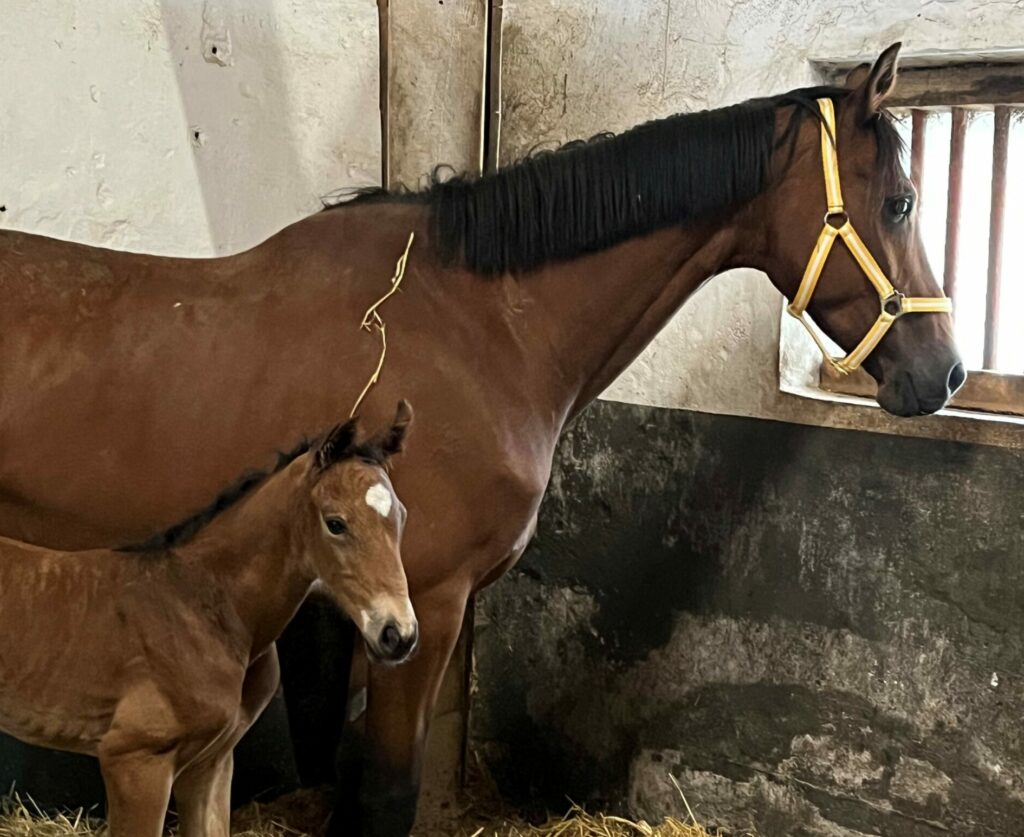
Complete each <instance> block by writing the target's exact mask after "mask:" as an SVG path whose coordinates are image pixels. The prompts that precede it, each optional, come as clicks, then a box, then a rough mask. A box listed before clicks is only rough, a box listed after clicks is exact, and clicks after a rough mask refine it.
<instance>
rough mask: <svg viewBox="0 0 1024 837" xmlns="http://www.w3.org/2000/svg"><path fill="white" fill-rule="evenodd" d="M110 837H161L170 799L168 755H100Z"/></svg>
mask: <svg viewBox="0 0 1024 837" xmlns="http://www.w3.org/2000/svg"><path fill="white" fill-rule="evenodd" d="M100 771H101V772H102V773H103V783H104V784H105V785H106V788H107V821H108V823H109V825H110V835H111V837H161V835H162V834H163V831H164V820H165V819H166V817H167V803H168V802H170V798H171V782H172V781H173V779H174V763H173V758H172V756H170V755H160V756H157V755H153V754H152V753H138V752H135V753H126V754H119V755H117V756H105V755H104V754H103V753H102V752H101V753H100Z"/></svg>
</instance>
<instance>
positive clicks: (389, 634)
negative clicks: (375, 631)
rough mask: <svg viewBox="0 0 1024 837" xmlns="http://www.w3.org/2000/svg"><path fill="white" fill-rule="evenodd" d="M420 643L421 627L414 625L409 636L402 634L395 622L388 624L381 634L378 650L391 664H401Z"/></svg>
mask: <svg viewBox="0 0 1024 837" xmlns="http://www.w3.org/2000/svg"><path fill="white" fill-rule="evenodd" d="M418 641H419V626H418V625H416V624H413V626H412V631H410V632H409V635H408V636H402V632H401V630H400V629H399V627H398V623H397V622H395V621H391V622H388V623H387V624H386V625H385V626H384V629H383V630H382V631H381V632H380V638H379V639H378V640H377V648H378V649H379V650H380V655H381V657H382V658H383V659H385V660H387V661H388V662H391V663H400V662H402V661H403V660H405V659H406V658H408V657H409V655H410V654H412V652H413V650H414V649H415V648H416V643H417V642H418Z"/></svg>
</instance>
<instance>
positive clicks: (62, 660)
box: [0, 402, 418, 837]
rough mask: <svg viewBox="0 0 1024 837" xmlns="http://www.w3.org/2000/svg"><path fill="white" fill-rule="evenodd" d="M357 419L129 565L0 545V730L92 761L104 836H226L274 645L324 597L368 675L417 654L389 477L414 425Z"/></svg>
mask: <svg viewBox="0 0 1024 837" xmlns="http://www.w3.org/2000/svg"><path fill="white" fill-rule="evenodd" d="M411 417H412V413H411V410H410V409H409V407H408V405H407V404H406V403H405V402H402V403H401V404H399V409H398V414H397V416H396V418H395V421H394V423H393V424H392V425H391V427H390V428H389V429H388V430H387V431H385V432H384V433H382V434H380V435H378V436H375V437H373V438H370V439H366V440H363V441H359V440H357V438H356V426H355V420H350V421H348V422H346V423H345V424H342V425H338V426H337V427H335V428H334V429H333V430H332V431H331V432H330V433H328V434H327V435H326V436H325V437H324V438H323V440H322V441H320V442H318V443H316V444H314V445H312V446H310V445H308V444H306V445H303V446H301V447H299V448H298V449H296V450H295V451H293V452H292V453H291V454H288V455H282V457H281V459H280V462H279V464H278V467H277V469H276V470H274V471H273V472H271V473H269V474H260V475H253V476H250V477H246V478H245V479H244V480H243V481H242V482H240V483H239V484H238V485H237V486H235V487H234V488H232V489H230V490H229V491H227V492H225V493H224V494H222V495H221V496H220V497H219V498H218V500H217V502H215V503H214V504H213V506H211V507H210V509H209V510H208V511H206V512H202V513H200V514H199V515H196V516H195V517H193V518H190V519H189V520H188V521H185V522H184V523H182V524H179V525H178V526H176V527H173V528H172V529H170V530H168V531H167V532H166V533H164V534H163V535H161V536H158V537H157V538H154V539H153V540H151V541H149V542H147V543H145V544H142V545H140V546H136V547H129V548H127V549H124V550H119V551H115V550H109V549H104V550H93V551H89V552H74V553H69V552H59V551H56V550H52V549H44V548H40V547H34V546H29V545H26V544H23V543H20V542H17V541H12V540H8V539H0V595H2V598H0V602H2V607H0V728H2V729H3V730H4V731H6V732H9V733H11V734H12V735H14V736H16V737H18V738H20V739H22V740H24V741H27V742H30V743H33V744H41V745H44V746H49V747H56V748H60V749H64V750H71V751H75V752H80V753H90V754H93V755H97V756H98V757H99V760H100V767H101V770H102V772H103V779H104V782H105V784H106V788H107V806H108V816H109V820H110V830H111V834H112V835H114V837H158V835H160V834H161V832H162V830H163V825H164V818H165V816H166V812H167V805H168V801H169V797H170V794H171V792H172V789H173V792H174V796H175V800H176V803H177V809H178V816H179V819H180V824H181V833H182V834H183V835H185V837H199V836H200V835H204V837H205V836H209V837H220V835H227V834H228V833H229V817H230V804H229V802H230V785H231V773H232V764H233V762H232V751H233V749H234V746H235V744H236V743H237V742H238V740H239V739H240V738H241V737H242V735H243V733H244V732H245V731H246V730H247V729H248V728H249V726H250V725H251V724H252V723H253V721H254V720H255V719H256V718H257V717H258V716H259V714H260V713H261V712H262V711H263V709H264V708H265V707H266V705H267V703H268V701H269V700H270V698H271V696H272V695H273V693H274V691H275V690H276V689H277V686H278V682H279V671H278V660H277V653H276V651H275V646H274V641H275V640H276V639H277V637H278V636H279V635H280V633H281V631H283V630H284V628H285V626H286V625H287V624H288V622H289V620H290V619H291V618H292V616H293V615H294V614H295V611H296V610H297V609H298V607H299V605H300V604H301V603H302V601H303V599H305V597H306V595H307V593H309V591H310V590H311V589H313V588H315V587H322V588H323V589H324V590H325V591H326V592H327V593H329V594H330V595H332V596H333V597H334V598H335V599H336V600H337V602H338V603H339V604H340V605H341V606H342V607H343V608H344V610H345V611H346V612H347V613H348V615H349V616H350V617H351V618H352V619H353V621H354V622H355V623H356V625H357V626H358V627H359V629H360V631H361V632H362V635H363V637H364V640H365V642H366V645H367V648H368V651H369V653H370V655H371V656H373V657H375V658H377V659H378V660H381V661H385V662H390V663H397V662H401V661H403V660H404V659H406V658H407V657H408V656H409V655H410V654H411V653H412V651H413V649H414V647H415V645H416V642H417V630H418V629H417V623H416V618H415V616H414V614H413V608H412V604H411V602H410V601H409V595H408V589H407V586H406V578H405V573H404V571H403V569H402V563H401V556H400V553H399V544H400V541H401V536H402V530H403V528H404V525H405V516H406V512H405V508H404V506H403V505H402V503H401V501H400V500H399V499H398V498H397V496H396V495H395V492H394V490H393V488H392V486H391V481H390V480H389V478H388V474H387V464H388V460H389V459H390V457H391V456H392V455H394V454H395V453H397V452H398V451H399V450H400V448H401V446H402V441H403V438H404V436H405V432H406V430H407V428H408V425H409V422H410V420H411Z"/></svg>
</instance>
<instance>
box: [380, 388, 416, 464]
mask: <svg viewBox="0 0 1024 837" xmlns="http://www.w3.org/2000/svg"><path fill="white" fill-rule="evenodd" d="M411 425H412V407H411V406H410V404H409V402H408V401H406V400H405V399H402V400H401V401H399V402H398V410H397V412H396V413H395V420H394V422H392V424H391V427H390V428H389V429H388V430H386V431H384V433H382V434H381V436H380V438H379V439H378V440H377V444H378V445H379V446H380V449H381V450H382V451H383V452H384V455H385V456H394V455H395V454H396V453H400V452H401V450H402V447H403V445H404V443H405V437H406V435H407V434H408V433H409V428H410V427H411Z"/></svg>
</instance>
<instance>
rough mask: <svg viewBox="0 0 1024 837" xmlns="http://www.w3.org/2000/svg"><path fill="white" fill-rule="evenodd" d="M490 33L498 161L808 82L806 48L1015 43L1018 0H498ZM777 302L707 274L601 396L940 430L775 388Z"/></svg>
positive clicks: (756, 289)
mask: <svg viewBox="0 0 1024 837" xmlns="http://www.w3.org/2000/svg"><path fill="white" fill-rule="evenodd" d="M504 38H505V52H504V67H503V84H504V90H505V97H504V103H503V105H504V119H503V122H502V134H501V138H502V161H503V162H505V163H507V162H508V161H510V160H512V159H514V158H516V157H517V156H520V155H522V154H524V153H526V152H527V151H528V150H530V149H531V148H533V147H534V146H536V145H537V144H538V142H552V143H556V142H563V141H565V140H567V139H572V138H576V137H587V136H591V135H593V134H595V133H597V132H598V131H602V130H613V131H620V130H622V129H625V128H627V127H629V126H631V125H634V124H636V123H638V122H643V121H646V120H648V119H655V118H659V117H664V116H668V115H670V114H672V113H676V112H680V111H689V110H695V109H701V108H709V107H718V106H721V105H725V104H729V103H732V102H736V101H741V100H744V99H747V98H750V97H753V96H757V95H765V94H771V93H778V92H783V91H785V90H788V89H791V88H794V87H799V86H802V85H807V84H812V83H815V82H816V81H817V79H816V77H815V75H814V70H813V68H812V66H811V63H810V62H811V60H812V59H818V60H822V59H825V60H827V59H833V60H841V59H848V58H858V57H860V58H863V59H865V60H868V59H871V58H873V57H875V56H876V55H877V54H878V53H879V52H880V51H881V50H882V49H883V48H884V47H886V46H888V45H889V44H890V43H892V42H894V41H898V40H902V41H903V43H904V55H905V56H908V55H914V54H926V53H927V54H932V53H944V52H949V53H961V54H962V53H967V54H977V53H991V52H994V51H999V50H1002V49H1010V50H1012V49H1014V48H1019V47H1021V46H1024V0H1001V1H999V0H946V2H920V0H859V2H852V0H602V2H594V0H505V28H504ZM812 244H813V239H809V240H808V252H809V251H810V248H811V246H812ZM781 310H782V303H781V298H780V297H779V295H778V294H777V293H776V291H775V290H774V288H773V287H772V286H771V284H770V283H769V282H768V280H767V279H766V278H765V277H764V276H763V275H762V274H760V273H756V272H753V271H734V272H732V273H730V274H726V275H723V276H720V277H718V278H716V279H715V280H714V281H712V282H710V283H708V284H707V285H705V286H704V288H703V289H702V290H701V291H700V292H699V293H698V294H697V295H696V296H695V297H694V298H693V299H692V300H691V301H690V302H689V303H688V304H687V305H686V307H685V308H684V309H683V310H682V311H681V312H680V314H679V315H678V316H677V317H676V318H675V320H674V321H673V322H672V324H671V325H670V326H669V327H668V328H667V329H666V330H665V331H664V332H663V333H662V334H661V335H660V336H659V337H658V339H657V340H656V341H655V342H654V343H653V345H652V346H651V347H650V348H649V349H648V350H647V351H646V352H645V353H644V355H643V356H642V357H641V358H640V359H639V360H638V361H637V362H636V363H635V364H634V365H633V366H632V367H631V368H630V369H629V370H627V372H626V373H624V374H623V375H622V377H621V378H620V379H619V380H618V381H616V383H615V384H613V385H612V386H611V387H610V388H609V389H608V391H607V392H606V393H605V396H604V397H606V398H609V399H613V400H620V401H627V402H633V403H642V404H653V405H658V406H666V407H679V408H688V409H695V410H701V411H705V412H720V413H728V414H735V415H753V416H763V417H771V418H785V419H788V420H796V421H806V422H810V423H816V424H818V423H822V424H830V425H837V426H857V427H862V428H868V429H876V430H895V431H897V432H900V433H904V434H918V433H920V434H921V435H944V431H942V430H941V429H937V427H936V423H941V422H942V421H943V418H942V417H940V418H936V419H930V420H923V421H914V422H907V421H898V422H896V423H893V421H892V420H891V419H889V418H888V417H886V416H884V415H883V414H882V413H881V411H879V410H877V409H870V408H863V407H851V406H849V405H837V404H831V403H826V402H815V401H808V400H806V399H801V398H796V397H794V396H787V395H783V394H781V393H780V392H779V376H778V355H779V348H778V347H779V332H780V320H781V316H780V314H781ZM805 339H806V338H805ZM808 343H809V340H808ZM957 424H958V425H961V424H963V422H958V423H957ZM988 429H990V428H988ZM955 432H956V435H958V437H960V438H968V437H971V436H973V437H974V438H979V439H981V438H984V437H985V435H986V432H987V429H986V428H977V427H976V428H974V430H972V429H970V428H964V427H958V428H957V429H956V431H955ZM1016 435H1019V433H1017V434H1016Z"/></svg>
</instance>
